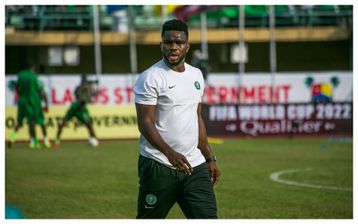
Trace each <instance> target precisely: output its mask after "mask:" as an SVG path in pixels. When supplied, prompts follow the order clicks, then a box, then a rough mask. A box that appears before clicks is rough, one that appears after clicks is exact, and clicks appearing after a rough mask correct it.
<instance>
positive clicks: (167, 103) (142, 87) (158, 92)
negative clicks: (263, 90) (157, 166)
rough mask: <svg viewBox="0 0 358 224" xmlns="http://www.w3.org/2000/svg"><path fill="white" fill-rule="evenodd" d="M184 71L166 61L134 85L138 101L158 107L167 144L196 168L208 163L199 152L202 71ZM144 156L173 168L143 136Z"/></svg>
mask: <svg viewBox="0 0 358 224" xmlns="http://www.w3.org/2000/svg"><path fill="white" fill-rule="evenodd" d="M184 66H185V71H184V72H176V71H173V70H172V69H170V68H169V67H168V66H167V65H166V64H165V62H164V61H163V60H161V61H159V62H157V63H156V64H154V65H152V66H151V67H150V68H148V69H147V70H146V71H144V72H143V73H142V74H141V75H140V76H139V77H138V79H137V81H136V83H135V85H134V89H133V90H134V93H135V102H136V103H138V104H144V105H156V120H155V127H156V129H157V130H158V132H159V134H160V135H161V137H162V138H163V139H164V141H165V142H166V143H167V144H168V145H170V147H172V148H173V149H174V150H175V151H177V152H179V153H181V154H182V155H184V156H185V157H186V159H187V160H188V161H189V163H190V165H191V166H192V167H195V166H198V165H200V164H202V163H203V162H205V158H204V156H203V155H202V154H201V151H200V150H199V149H198V142H199V124H198V115H197V109H198V104H199V103H200V102H201V98H202V96H203V94H204V87H205V86H204V79H203V76H202V73H201V71H200V70H199V69H197V68H195V67H193V66H191V65H189V64H186V63H185V64H184ZM139 145H140V154H141V155H142V156H145V157H148V158H152V159H154V160H156V161H158V162H160V163H162V164H164V165H167V166H169V167H171V168H173V169H175V168H174V166H173V165H172V164H171V163H170V162H169V160H168V158H167V157H166V156H165V155H164V154H163V153H162V152H160V151H159V150H158V149H156V148H154V147H153V146H152V145H151V144H150V143H149V142H148V141H147V139H146V138H145V137H144V136H143V135H141V136H140V140H139Z"/></svg>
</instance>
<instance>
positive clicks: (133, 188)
mask: <svg viewBox="0 0 358 224" xmlns="http://www.w3.org/2000/svg"><path fill="white" fill-rule="evenodd" d="M213 150H214V152H215V154H216V155H217V157H218V166H219V168H220V169H221V171H222V176H221V180H220V183H219V184H218V185H217V186H216V187H215V192H216V196H217V202H218V215H219V218H224V219H243V218H245V219H246V218H256V219H261V218H285V219H287V218H288V219H291V218H301V219H323V218H324V219H327V218H328V219H330V218H332V219H333V218H344V219H351V218H352V217H353V191H340V190H327V189H313V188H306V187H299V186H290V185H285V184H281V183H276V182H273V181H271V180H270V179H269V176H270V174H271V173H273V172H277V171H282V170H290V169H306V168H311V170H303V171H302V172H295V173H287V174H284V175H282V176H281V178H282V179H284V180H291V181H296V182H303V183H310V184H317V185H324V186H326V185H327V186H337V187H343V188H352V186H353V144H352V142H349V141H348V142H334V141H328V140H326V139H324V138H317V139H278V138H275V139H237V140H225V141H224V143H223V144H220V145H213ZM137 158H138V143H137V141H111V142H109V141H108V142H101V143H100V146H99V148H91V147H89V146H88V145H87V144H86V143H85V142H64V143H63V144H62V145H61V147H60V148H59V149H51V150H47V149H41V150H38V149H28V147H27V144H16V145H14V146H13V147H12V148H6V154H5V160H6V161H5V162H6V164H5V200H6V204H9V205H13V206H15V207H17V208H20V209H21V210H22V211H23V213H24V216H25V217H26V218H39V219H41V218H46V219H57V218H66V219H67V218H72V219H98V218H110V219H117V218H127V219H132V218H135V215H136V200H137V192H138V177H137ZM168 218H179V219H181V218H185V217H184V216H183V214H182V212H181V211H180V209H179V207H178V206H177V205H175V206H174V207H173V209H172V210H171V211H170V213H169V215H168Z"/></svg>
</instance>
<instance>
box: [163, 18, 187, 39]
mask: <svg viewBox="0 0 358 224" xmlns="http://www.w3.org/2000/svg"><path fill="white" fill-rule="evenodd" d="M170 30H176V31H183V32H184V33H185V35H186V37H187V38H189V32H188V25H186V23H184V22H183V21H181V20H178V19H172V20H168V21H166V22H165V23H164V24H163V28H162V37H163V36H164V33H165V31H170Z"/></svg>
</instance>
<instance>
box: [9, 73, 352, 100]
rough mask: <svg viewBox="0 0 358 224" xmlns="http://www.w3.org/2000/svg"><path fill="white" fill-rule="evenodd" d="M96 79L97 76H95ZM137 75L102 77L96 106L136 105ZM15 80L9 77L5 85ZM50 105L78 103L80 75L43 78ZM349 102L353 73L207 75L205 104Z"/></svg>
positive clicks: (14, 97) (13, 98)
mask: <svg viewBox="0 0 358 224" xmlns="http://www.w3.org/2000/svg"><path fill="white" fill-rule="evenodd" d="M92 78H95V76H92ZM136 78H137V75H129V74H118V75H101V76H99V84H98V96H97V97H96V98H95V99H94V102H95V104H97V105H127V104H133V103H134V94H133V85H134V83H135V80H136ZM12 80H13V81H14V80H16V76H15V75H7V76H6V83H9V82H10V81H12ZM40 80H41V81H42V82H43V83H44V85H45V90H46V92H47V95H48V99H49V102H50V104H51V105H55V106H57V105H69V104H70V103H71V102H73V101H74V100H75V96H74V90H75V88H76V86H77V85H79V83H80V75H76V74H72V75H71V74H67V75H48V76H40ZM6 86H7V88H6V90H5V105H6V106H15V105H16V99H17V98H16V93H15V92H13V91H10V89H9V88H8V85H6ZM322 100H324V101H325V102H327V101H328V102H349V101H352V100H353V75H352V73H351V72H334V71H332V72H321V73H319V72H315V73H305V72H300V73H277V74H275V75H271V74H270V73H247V74H244V75H238V74H234V73H222V74H220V73H212V74H210V75H209V76H208V80H207V84H206V88H205V94H204V97H203V102H205V103H208V104H236V103H244V104H267V103H308V102H316V101H322Z"/></svg>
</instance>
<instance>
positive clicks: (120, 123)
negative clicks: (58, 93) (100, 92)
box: [5, 105, 139, 141]
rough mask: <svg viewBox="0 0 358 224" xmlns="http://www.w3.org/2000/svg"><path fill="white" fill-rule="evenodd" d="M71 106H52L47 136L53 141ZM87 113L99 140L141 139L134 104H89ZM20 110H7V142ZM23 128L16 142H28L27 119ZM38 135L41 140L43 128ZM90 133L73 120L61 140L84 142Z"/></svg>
mask: <svg viewBox="0 0 358 224" xmlns="http://www.w3.org/2000/svg"><path fill="white" fill-rule="evenodd" d="M68 108H69V107H68V106H51V107H50V109H49V112H48V113H46V114H45V124H46V127H47V133H48V136H49V137H50V139H51V140H53V139H54V138H55V137H56V133H57V128H58V125H59V123H60V122H62V120H63V117H64V115H65V113H66V111H67V109H68ZM88 110H89V113H90V115H91V116H92V119H93V127H94V130H95V132H96V135H97V137H98V138H99V139H132V138H138V137H139V131H138V128H137V116H136V112H135V107H134V105H122V106H114V105H108V106H96V105H89V106H88ZM16 116H17V108H16V107H7V108H6V110H5V139H6V140H8V139H9V138H10V134H11V132H12V131H13V130H14V128H15V125H16ZM23 124H24V125H23V127H22V128H21V129H20V130H19V132H18V134H17V139H18V140H20V141H22V140H28V139H29V134H28V126H27V124H26V120H24V122H23ZM36 133H37V136H38V138H39V139H42V137H43V136H42V132H41V129H40V126H38V125H37V129H36ZM88 137H89V134H88V131H87V129H86V127H85V126H84V125H83V124H81V123H79V122H78V121H77V119H76V118H73V119H72V120H71V121H70V122H69V123H68V125H67V126H65V127H64V128H63V130H62V136H61V139H65V140H84V139H88Z"/></svg>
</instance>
